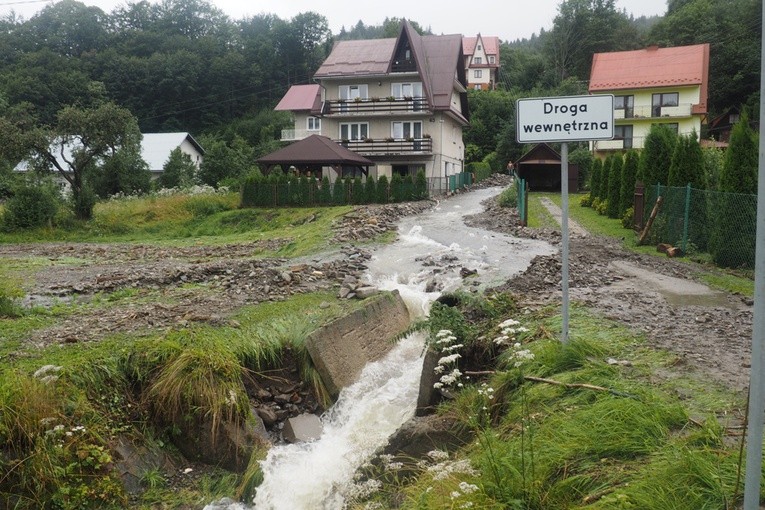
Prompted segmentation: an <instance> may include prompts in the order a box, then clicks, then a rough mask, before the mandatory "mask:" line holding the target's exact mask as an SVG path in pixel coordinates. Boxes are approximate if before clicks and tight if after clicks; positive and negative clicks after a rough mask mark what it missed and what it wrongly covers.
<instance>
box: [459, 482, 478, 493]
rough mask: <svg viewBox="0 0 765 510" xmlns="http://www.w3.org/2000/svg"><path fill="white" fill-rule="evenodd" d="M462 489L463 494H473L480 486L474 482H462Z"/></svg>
mask: <svg viewBox="0 0 765 510" xmlns="http://www.w3.org/2000/svg"><path fill="white" fill-rule="evenodd" d="M460 490H461V491H462V493H463V494H471V493H473V492H475V491H477V490H478V486H477V485H474V484H472V483H467V482H460Z"/></svg>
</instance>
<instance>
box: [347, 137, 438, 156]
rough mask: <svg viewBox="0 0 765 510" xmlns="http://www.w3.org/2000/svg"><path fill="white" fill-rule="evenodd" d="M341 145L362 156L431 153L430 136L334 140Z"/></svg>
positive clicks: (431, 143) (431, 142)
mask: <svg viewBox="0 0 765 510" xmlns="http://www.w3.org/2000/svg"><path fill="white" fill-rule="evenodd" d="M335 141H336V142H337V143H339V144H340V145H342V146H343V147H346V148H348V149H349V150H352V151H353V152H355V153H357V154H361V155H362V156H395V155H400V154H408V155H412V154H431V153H432V152H433V140H432V139H430V138H402V139H390V138H386V139H382V140H373V139H371V138H367V139H364V140H335Z"/></svg>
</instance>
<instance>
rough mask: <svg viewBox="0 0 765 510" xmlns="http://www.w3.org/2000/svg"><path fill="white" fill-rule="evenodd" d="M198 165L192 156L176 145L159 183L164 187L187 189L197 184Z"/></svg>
mask: <svg viewBox="0 0 765 510" xmlns="http://www.w3.org/2000/svg"><path fill="white" fill-rule="evenodd" d="M197 182H198V181H197V166H196V165H195V164H194V162H193V161H191V156H189V155H188V154H186V153H185V152H183V151H181V148H180V147H176V148H175V149H173V150H172V152H170V157H169V158H168V160H167V161H166V162H165V164H164V166H163V167H162V174H161V175H160V176H159V179H157V183H158V184H159V185H160V187H162V188H181V189H186V188H190V187H191V186H193V185H195V184H197Z"/></svg>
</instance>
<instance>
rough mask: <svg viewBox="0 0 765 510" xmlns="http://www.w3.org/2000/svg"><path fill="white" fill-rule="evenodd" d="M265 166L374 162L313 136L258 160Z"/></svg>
mask: <svg viewBox="0 0 765 510" xmlns="http://www.w3.org/2000/svg"><path fill="white" fill-rule="evenodd" d="M257 162H258V163H262V164H264V165H323V166H330V165H354V166H372V165H374V162H372V161H370V160H368V159H367V158H365V157H363V156H359V155H358V154H356V153H355V152H352V151H350V150H348V149H346V148H345V147H342V146H340V145H338V144H337V143H335V142H333V141H332V140H330V139H329V138H327V137H326V136H321V135H311V136H309V137H307V138H304V139H302V140H300V141H297V142H295V143H292V144H290V145H288V146H286V147H284V148H282V149H279V150H278V151H275V152H272V153H271V154H268V155H266V156H263V157H262V158H259V159H258V160H257Z"/></svg>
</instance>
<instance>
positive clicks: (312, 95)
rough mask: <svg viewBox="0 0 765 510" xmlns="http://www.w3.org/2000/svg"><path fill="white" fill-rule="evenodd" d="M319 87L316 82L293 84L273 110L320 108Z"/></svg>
mask: <svg viewBox="0 0 765 510" xmlns="http://www.w3.org/2000/svg"><path fill="white" fill-rule="evenodd" d="M319 91H320V88H319V85H317V84H312V85H293V86H291V87H290V88H289V90H288V91H287V93H286V94H284V97H283V98H282V100H281V101H279V104H277V105H276V108H274V110H277V111H301V110H312V111H318V110H319V109H320V108H321V95H320V94H319Z"/></svg>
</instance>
